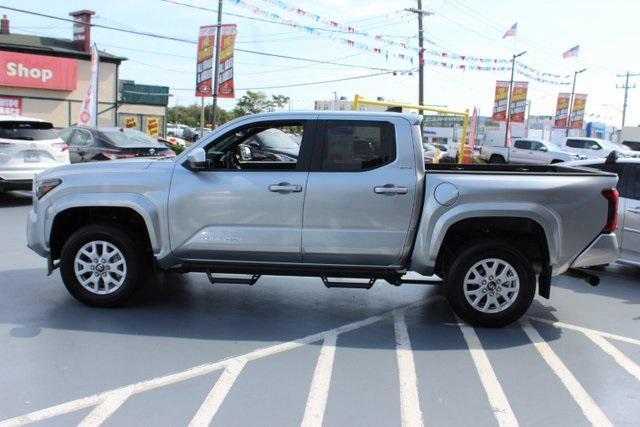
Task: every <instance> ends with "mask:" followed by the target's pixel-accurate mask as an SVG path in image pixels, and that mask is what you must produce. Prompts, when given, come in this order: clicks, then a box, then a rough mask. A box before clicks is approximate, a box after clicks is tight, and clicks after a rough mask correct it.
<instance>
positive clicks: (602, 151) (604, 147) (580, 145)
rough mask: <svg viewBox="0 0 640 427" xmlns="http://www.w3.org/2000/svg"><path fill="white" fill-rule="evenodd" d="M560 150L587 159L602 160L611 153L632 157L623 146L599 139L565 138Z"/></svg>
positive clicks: (630, 152) (628, 149) (628, 150)
mask: <svg viewBox="0 0 640 427" xmlns="http://www.w3.org/2000/svg"><path fill="white" fill-rule="evenodd" d="M561 148H562V149H563V150H564V151H568V152H570V153H576V154H582V155H584V156H585V157H586V158H588V159H604V158H605V157H607V156H608V155H609V154H610V153H611V152H612V151H618V152H620V153H621V154H624V155H625V156H633V155H634V154H633V151H632V150H631V149H630V148H629V147H627V146H625V145H622V144H616V143H615V142H611V141H607V140H605V139H599V138H586V137H574V136H571V137H567V138H566V139H565V140H564V142H563V143H562V147H561Z"/></svg>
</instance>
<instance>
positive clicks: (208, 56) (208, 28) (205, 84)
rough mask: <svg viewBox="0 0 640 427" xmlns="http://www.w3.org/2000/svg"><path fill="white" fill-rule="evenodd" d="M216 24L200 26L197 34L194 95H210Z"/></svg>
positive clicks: (211, 93)
mask: <svg viewBox="0 0 640 427" xmlns="http://www.w3.org/2000/svg"><path fill="white" fill-rule="evenodd" d="M215 40H216V26H215V25H205V26H202V27H200V33H199V34H198V57H197V63H196V96H212V95H213V92H212V90H211V88H212V87H213V51H214V49H215V46H216V43H215Z"/></svg>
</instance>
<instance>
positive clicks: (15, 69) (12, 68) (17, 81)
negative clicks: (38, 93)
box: [0, 51, 78, 91]
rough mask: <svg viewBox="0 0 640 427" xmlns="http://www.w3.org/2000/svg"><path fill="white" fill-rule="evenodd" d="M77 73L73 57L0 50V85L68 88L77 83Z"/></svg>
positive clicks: (76, 65)
mask: <svg viewBox="0 0 640 427" xmlns="http://www.w3.org/2000/svg"><path fill="white" fill-rule="evenodd" d="M77 73H78V62H77V61H76V60H75V59H71V58H57V57H53V56H45V55H32V54H28V53H17V52H7V51H2V52H0V86H11V87H28V88H34V89H51V90H68V91H71V90H74V89H75V88H76V86H77V84H78V78H77Z"/></svg>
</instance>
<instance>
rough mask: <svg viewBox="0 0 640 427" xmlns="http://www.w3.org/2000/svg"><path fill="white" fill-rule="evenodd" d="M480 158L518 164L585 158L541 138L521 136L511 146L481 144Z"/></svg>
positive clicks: (544, 163)
mask: <svg viewBox="0 0 640 427" xmlns="http://www.w3.org/2000/svg"><path fill="white" fill-rule="evenodd" d="M480 158H481V159H482V160H484V161H486V162H488V163H513V164H519V165H549V164H554V163H560V162H568V161H572V160H580V159H586V158H587V157H586V156H584V155H582V154H579V153H567V152H565V151H563V150H561V149H560V147H558V146H557V145H554V144H552V143H550V142H547V141H543V140H541V139H531V138H521V139H516V140H515V141H514V142H513V147H508V148H507V147H495V146H490V145H483V146H482V147H481V148H480Z"/></svg>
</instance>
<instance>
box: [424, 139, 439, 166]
mask: <svg viewBox="0 0 640 427" xmlns="http://www.w3.org/2000/svg"><path fill="white" fill-rule="evenodd" d="M439 155H440V154H438V150H437V148H436V146H435V145H433V144H429V143H426V142H423V143H422V157H423V158H424V162H425V163H434V161H435V160H436V157H438V156H439Z"/></svg>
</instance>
